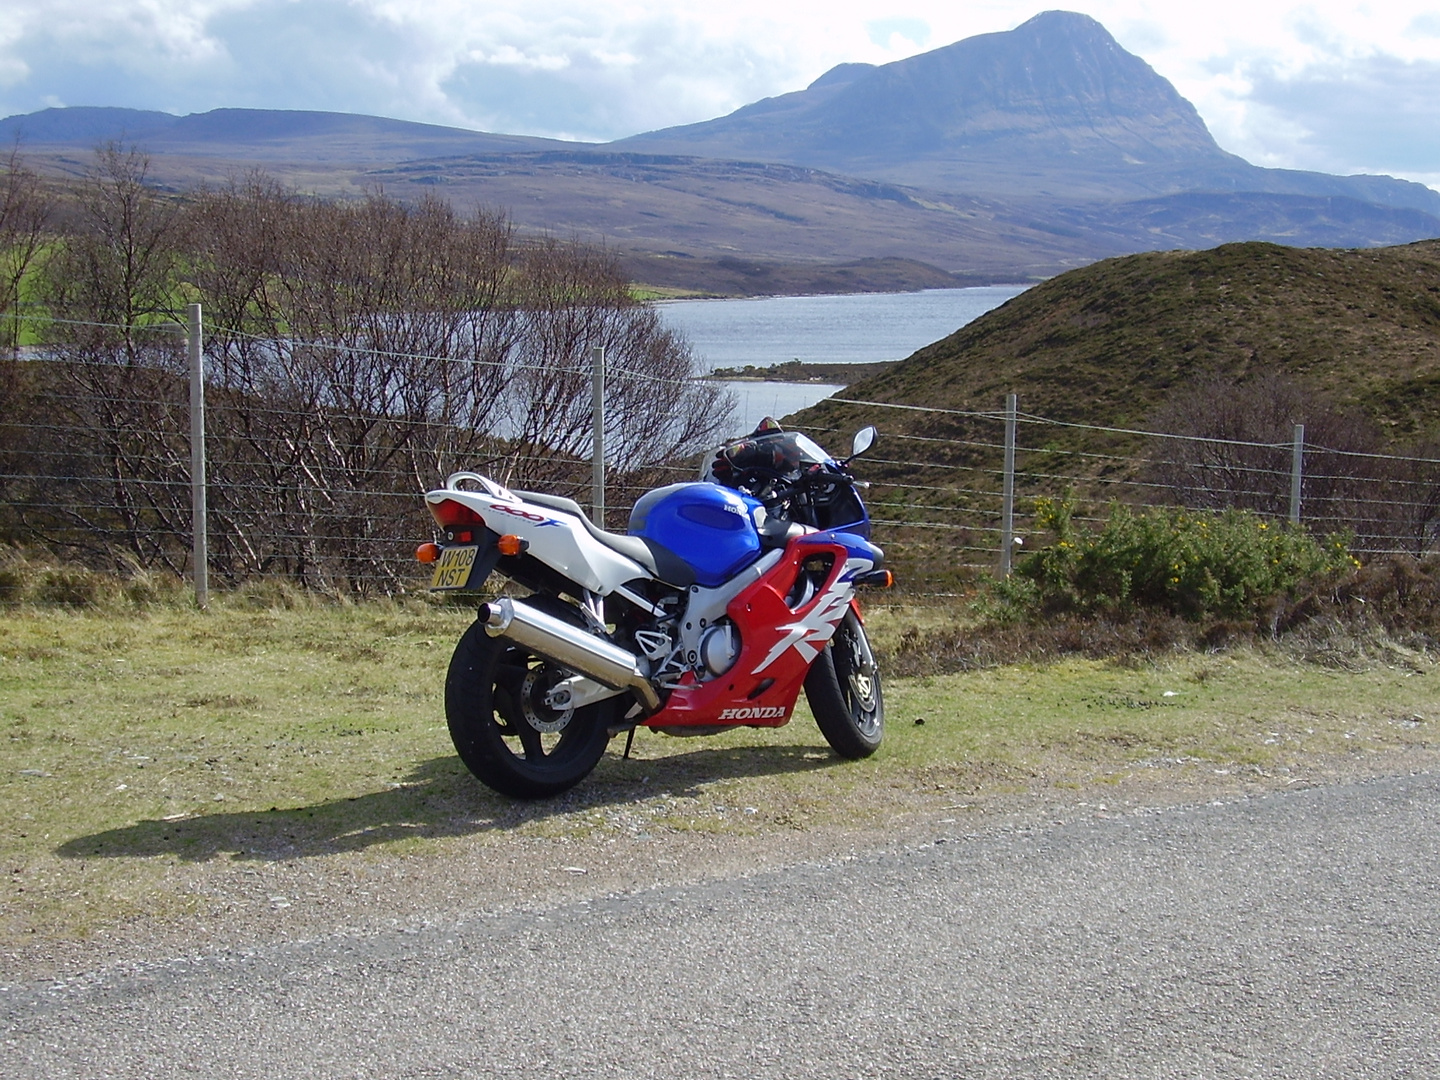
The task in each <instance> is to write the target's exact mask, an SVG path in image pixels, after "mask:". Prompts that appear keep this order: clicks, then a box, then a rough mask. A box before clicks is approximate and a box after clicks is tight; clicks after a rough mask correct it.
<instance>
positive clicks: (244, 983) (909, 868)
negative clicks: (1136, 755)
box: [0, 773, 1440, 1080]
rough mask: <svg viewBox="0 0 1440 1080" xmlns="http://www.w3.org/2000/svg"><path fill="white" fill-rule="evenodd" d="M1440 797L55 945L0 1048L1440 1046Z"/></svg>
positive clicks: (255, 1068)
mask: <svg viewBox="0 0 1440 1080" xmlns="http://www.w3.org/2000/svg"><path fill="white" fill-rule="evenodd" d="M1437 826H1440V777H1437V776H1435V775H1433V774H1430V773H1420V774H1415V775H1406V776H1399V777H1389V778H1381V779H1375V780H1368V781H1360V782H1345V783H1337V784H1333V785H1329V786H1324V787H1316V788H1310V789H1307V790H1293V789H1292V790H1290V791H1285V792H1274V793H1268V794H1256V795H1251V796H1242V797H1230V798H1227V799H1223V800H1216V801H1215V802H1213V803H1206V804H1198V805H1189V806H1170V807H1131V808H1120V807H1114V808H1110V809H1107V808H1105V807H1102V806H1098V805H1095V804H1092V805H1090V806H1087V807H1081V808H1076V809H1075V810H1073V811H1071V812H1069V813H1066V814H1064V815H1062V816H1047V817H1044V818H1036V817H1034V816H1032V817H1030V818H1029V819H1023V820H1022V819H1015V820H1011V821H1008V822H1004V823H1001V824H998V825H990V826H986V827H985V828H983V829H978V828H976V827H975V826H973V825H970V824H961V823H952V824H938V825H931V826H929V827H927V829H926V830H924V831H922V832H914V831H912V832H911V833H909V834H907V837H906V839H905V840H904V842H903V843H898V842H896V841H894V840H893V838H892V840H891V844H892V846H890V847H889V848H886V849H880V850H870V851H860V852H857V853H854V854H851V855H846V856H834V857H826V858H821V859H816V860H812V861H808V862H805V863H801V864H798V865H791V866H784V867H779V868H770V869H761V870H757V871H754V872H750V873H746V872H745V867H744V865H743V863H741V862H738V861H737V862H733V863H727V864H725V865H723V866H721V867H719V868H718V870H717V872H716V874H715V875H713V876H711V877H710V879H709V880H703V881H697V882H694V883H691V884H683V885H667V886H660V887H654V888H642V889H622V890H620V891H616V892H611V893H592V894H590V895H581V894H576V897H575V898H570V899H566V898H563V897H559V898H553V899H551V900H543V901H540V902H536V903H534V904H533V905H532V906H531V907H530V908H529V909H528V910H519V909H512V910H507V911H502V912H496V913H493V914H484V913H480V912H474V911H473V910H472V912H471V913H469V914H461V915H455V914H453V913H450V914H443V915H440V916H436V917H432V918H425V917H424V916H423V913H422V914H421V915H420V916H419V917H415V918H410V919H407V920H406V921H404V922H403V923H402V924H401V925H399V926H397V927H395V928H392V929H377V928H374V927H372V928H370V929H368V930H366V931H364V932H350V933H334V932H330V933H323V934H316V935H314V936H311V937H308V938H305V939H292V940H286V941H275V940H271V941H269V942H256V943H255V944H253V945H250V946H244V947H230V948H216V949H210V950H200V951H190V952H188V953H185V954H181V953H178V952H177V953H172V954H169V955H166V956H164V957H163V958H159V957H157V958H156V959H154V960H152V961H136V960H134V959H133V958H132V959H129V960H125V961H124V962H111V963H107V964H105V965H103V966H101V965H99V964H97V965H96V966H95V967H93V968H91V969H84V968H76V967H73V966H72V967H71V968H70V969H69V970H67V971H65V972H64V973H62V974H61V975H57V976H55V977H51V978H46V979H43V980H36V979H33V978H30V979H21V980H12V981H10V982H9V984H8V985H5V986H4V987H3V988H0V1035H3V1038H0V1075H4V1076H5V1077H7V1078H14V1080H20V1078H28V1077H45V1078H47V1080H49V1078H56V1077H71V1076H74V1077H156V1078H159V1077H172V1076H173V1077H186V1078H203V1077H252V1076H253V1077H267V1078H275V1077H286V1078H290V1077H297V1078H298V1077H422V1076H457V1075H464V1076H467V1077H492V1076H493V1077H522V1076H523V1077H543V1076H547V1075H549V1076H561V1077H566V1076H605V1077H612V1076H613V1077H622V1076H623V1077H632V1076H635V1077H651V1076H654V1077H685V1078H691V1077H724V1076H736V1077H786V1078H790V1077H817V1078H818V1077H824V1078H826V1080H834V1078H838V1077H862V1076H863V1077H875V1076H886V1075H894V1076H903V1077H907V1078H909V1077H946V1078H950V1077H956V1076H960V1075H985V1076H1017V1077H1028V1076H1035V1077H1050V1076H1065V1077H1069V1076H1076V1077H1079V1076H1087V1077H1088V1076H1106V1077H1199V1076H1204V1077H1248V1076H1257V1077H1258V1076H1265V1077H1277V1076H1279V1077H1307V1078H1308V1077H1400V1076H1407V1077H1408V1076H1434V1075H1440V951H1437V949H1436V947H1435V941H1436V932H1437V929H1440V926H1437V923H1440V888H1437V887H1440V845H1437V844H1436V837H1437ZM877 842H883V841H877ZM718 850H719V849H717V851H718ZM726 851H729V849H726ZM733 855H734V852H730V854H729V855H727V856H726V857H727V858H729V857H733ZM574 869H575V870H579V869H583V868H579V867H576V868H574ZM577 876H579V875H577ZM597 880H599V879H597ZM437 910H442V911H445V912H449V911H450V910H451V909H450V908H449V907H446V906H445V905H440V907H439V908H437Z"/></svg>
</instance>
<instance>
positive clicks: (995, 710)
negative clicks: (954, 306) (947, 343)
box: [0, 600, 1440, 951]
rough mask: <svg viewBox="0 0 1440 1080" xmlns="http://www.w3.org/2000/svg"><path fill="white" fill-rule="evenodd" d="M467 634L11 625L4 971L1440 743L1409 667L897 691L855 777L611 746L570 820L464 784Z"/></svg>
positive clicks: (786, 748) (1, 762)
mask: <svg viewBox="0 0 1440 1080" xmlns="http://www.w3.org/2000/svg"><path fill="white" fill-rule="evenodd" d="M252 603H253V601H252ZM469 617H470V616H469V613H468V612H466V611H464V610H463V609H456V608H445V607H436V606H433V605H430V604H427V603H420V602H415V603H413V604H411V605H408V606H407V605H400V604H396V605H380V604H375V605H367V606H340V605H319V604H301V605H298V606H295V607H293V608H289V609H286V608H275V609H265V608H255V607H251V606H246V604H244V603H243V602H241V601H239V600H237V601H232V602H228V603H225V604H222V605H221V606H219V607H217V608H214V609H212V610H211V611H210V612H195V611H186V610H183V609H181V608H178V607H173V606H159V607H153V608H149V609H142V610H138V611H137V610H124V609H116V610H111V611H108V612H94V611H90V612H77V611H71V610H64V609H58V608H38V607H27V608H16V609H11V610H9V611H8V612H6V613H5V614H4V615H3V616H0V860H3V862H0V868H3V871H4V873H5V875H6V880H7V885H6V889H5V892H4V901H3V909H0V912H3V913H0V951H3V950H4V949H5V948H7V947H8V948H13V947H16V946H17V943H24V942H25V941H27V940H28V941H35V940H49V941H69V940H75V939H80V938H85V937H86V936H88V935H93V934H96V933H105V932H108V931H110V930H112V929H114V928H115V927H117V926H120V925H122V924H124V923H125V922H126V921H127V920H129V919H131V918H133V917H136V916H140V915H144V916H145V917H147V918H152V919H156V918H158V919H160V920H162V921H164V920H168V921H171V922H173V921H176V920H184V919H187V918H192V917H196V914H197V913H198V912H201V911H202V910H206V904H207V902H208V901H207V899H206V897H207V890H212V889H213V887H214V882H215V880H216V875H220V876H222V877H223V876H224V875H233V874H240V873H246V872H249V873H253V872H254V870H253V868H255V867H265V866H276V865H280V864H285V865H287V866H294V865H339V864H342V863H343V864H344V865H345V866H349V867H352V868H353V867H355V866H361V867H363V866H364V865H366V863H367V861H374V860H377V859H381V860H397V859H398V860H401V861H402V862H404V863H406V864H408V865H416V866H418V865H421V864H424V863H433V862H435V861H436V860H453V859H455V858H457V857H459V856H461V855H462V854H464V853H467V852H469V853H473V852H474V851H476V850H477V849H483V850H486V851H491V852H492V853H493V857H495V858H499V857H500V853H501V852H503V851H507V850H512V849H515V847H516V845H520V846H522V847H526V850H529V847H527V845H537V844H538V845H541V846H542V848H544V846H545V845H561V846H562V847H565V846H566V845H574V844H581V845H583V844H592V845H593V844H603V843H607V842H611V841H613V840H615V839H617V838H620V839H624V838H635V837H657V836H664V837H672V838H673V837H675V836H677V835H682V836H683V835H688V836H693V837H695V838H696V840H697V842H698V841H699V840H702V839H703V838H705V837H713V836H725V837H730V838H742V839H743V838H746V837H758V838H763V837H767V836H770V837H773V836H776V835H786V834H789V833H791V832H792V831H793V830H815V829H825V828H842V829H844V828H856V827H859V828H870V827H876V826H883V825H886V824H892V823H896V822H898V821H903V820H915V818H916V815H920V816H921V818H922V819H924V818H925V815H934V814H938V813H949V814H951V815H952V816H953V815H954V814H955V813H961V812H965V811H967V810H971V809H975V808H983V807H984V806H985V805H986V803H987V802H988V801H989V800H992V799H995V798H1000V797H1005V796H1010V795H1016V794H1027V793H1041V794H1048V795H1057V794H1058V795H1059V796H1061V797H1075V798H1078V797H1080V796H1081V795H1083V794H1084V793H1087V792H1100V793H1101V795H1102V796H1105V793H1107V792H1108V793H1110V795H1109V796H1108V797H1119V795H1120V794H1121V793H1123V795H1124V797H1125V798H1135V799H1144V798H1150V797H1156V798H1169V797H1172V796H1173V793H1174V792H1175V791H1176V790H1191V789H1193V790H1202V789H1204V790H1209V789H1211V788H1213V787H1214V786H1215V785H1216V784H1221V785H1230V784H1234V783H1241V782H1247V783H1248V782H1252V781H1253V782H1273V783H1284V782H1285V781H1286V780H1287V779H1289V780H1294V779H1296V778H1313V777H1314V776H1316V775H1317V770H1323V769H1326V768H1330V767H1334V766H1337V765H1345V764H1347V763H1348V765H1350V766H1354V767H1359V768H1365V767H1370V766H1368V765H1367V763H1370V764H1371V765H1374V763H1377V762H1383V761H1384V760H1387V758H1386V755H1390V754H1394V753H1397V752H1399V753H1412V754H1413V753H1414V752H1416V751H1420V752H1425V751H1428V750H1429V748H1430V746H1431V730H1432V729H1433V727H1434V725H1435V724H1437V723H1440V695H1437V692H1436V690H1435V688H1434V682H1435V679H1436V674H1435V672H1434V670H1433V668H1432V666H1431V665H1430V664H1429V662H1428V661H1426V660H1425V659H1424V658H1423V657H1419V656H1415V655H1412V657H1411V659H1410V660H1409V661H1406V662H1397V663H1396V664H1395V665H1393V666H1385V665H1381V664H1375V665H1371V666H1369V667H1366V668H1364V669H1363V670H1358V671H1348V672H1346V671H1340V670H1336V669H1333V668H1326V667H1321V666H1317V665H1314V664H1306V663H1302V662H1299V661H1297V660H1294V659H1291V658H1290V657H1289V656H1288V655H1286V654H1284V653H1281V652H1278V651H1277V652H1264V651H1257V650H1253V649H1251V650H1247V651H1241V652H1236V653H1233V654H1222V655H1203V654H1193V653H1192V654H1178V655H1175V656H1173V657H1171V658H1169V659H1166V660H1164V661H1162V662H1157V663H1149V664H1129V665H1120V664H1114V663H1106V662H1099V661H1091V660H1070V661H1064V662H1058V663H1054V664H1049V665H1043V666H1039V665H1015V666H1007V667H996V668H990V669H985V670H978V671H971V672H967V673H961V674H953V675H944V676H934V677H920V678H911V679H904V680H894V681H892V682H890V683H889V684H888V686H887V706H888V708H887V714H888V723H889V729H888V733H887V739H886V743H885V746H884V747H883V748H882V750H881V752H880V753H879V754H877V755H876V756H875V757H874V758H872V759H869V760H867V761H863V762H857V763H844V762H841V761H839V760H838V759H836V758H835V757H834V756H833V755H831V754H830V753H829V751H828V749H827V748H826V747H825V745H824V743H823V741H822V740H821V738H820V736H819V734H818V732H817V731H816V729H815V726H814V724H813V722H812V721H811V720H810V718H809V717H808V715H798V716H797V717H796V719H795V721H794V722H793V723H792V724H790V725H789V726H787V727H785V728H781V729H778V730H768V731H749V730H742V731H739V732H736V733H732V734H727V735H723V736H719V737H715V738H710V739H694V740H681V739H669V738H666V737H664V736H660V735H655V734H651V733H648V732H642V733H641V734H640V735H639V736H638V737H637V739H636V746H635V755H634V757H633V758H632V759H631V760H629V761H626V760H622V758H621V757H620V750H621V748H622V745H623V743H622V742H621V741H620V740H617V741H616V742H615V743H614V744H613V745H612V749H611V752H610V753H609V754H607V756H606V758H605V759H604V761H602V763H601V765H600V766H599V767H598V768H597V770H596V772H595V774H594V775H593V776H592V777H591V778H590V779H589V780H587V781H586V782H585V783H584V784H583V785H581V787H579V788H578V789H576V790H575V791H574V792H572V793H570V794H569V795H567V796H565V797H562V798H561V799H559V800H555V801H552V802H548V803H542V804H517V803H512V802H510V801H508V800H505V799H502V798H500V797H498V796H495V795H493V794H492V793H490V792H489V791H488V790H487V789H485V788H483V787H481V786H480V785H479V784H478V783H477V782H476V781H474V780H473V779H472V778H471V777H470V776H469V774H468V773H466V772H465V770H464V768H463V767H462V766H461V765H460V764H459V762H458V761H457V759H456V758H455V757H454V754H453V751H452V748H451V746H450V743H449V740H448V736H447V735H446V732H445V728H444V720H443V709H442V703H441V690H442V685H443V679H444V670H445V665H446V663H447V661H448V657H449V652H450V648H451V646H452V643H453V641H454V640H455V639H456V638H457V637H458V636H459V634H460V632H461V631H462V629H463V627H464V625H465V623H466V621H468V619H469ZM943 618H944V616H943V614H937V612H936V611H935V610H934V609H927V610H925V611H921V610H918V609H916V610H906V609H898V608H897V609H894V610H888V611H887V610H881V609H877V610H876V612H875V613H874V615H873V617H872V625H873V628H874V630H875V636H876V639H877V642H878V643H879V644H880V645H881V646H882V647H885V646H888V645H891V644H893V643H894V642H895V641H897V640H898V639H899V637H900V635H901V633H902V631H903V630H904V629H906V628H908V627H910V626H913V625H917V624H920V625H925V624H929V623H937V622H940V621H943ZM1374 767H1379V766H1378V765H1374ZM566 849H567V850H569V849H568V848H566ZM247 868H250V869H247ZM37 935H38V937H37Z"/></svg>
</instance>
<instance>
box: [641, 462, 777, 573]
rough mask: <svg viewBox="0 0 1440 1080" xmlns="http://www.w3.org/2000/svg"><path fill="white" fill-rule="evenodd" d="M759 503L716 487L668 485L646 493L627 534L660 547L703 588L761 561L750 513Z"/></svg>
mask: <svg viewBox="0 0 1440 1080" xmlns="http://www.w3.org/2000/svg"><path fill="white" fill-rule="evenodd" d="M759 505H760V503H759V502H758V501H757V500H755V499H752V498H750V497H749V496H748V495H742V494H740V492H738V491H732V490H731V489H730V488H724V487H720V486H718V485H716V484H704V483H690V484H671V485H670V486H669V487H662V488H656V489H655V490H654V491H647V492H646V493H645V494H644V495H642V496H641V497H640V501H639V502H637V503H636V504H635V508H634V509H633V510H631V511H630V535H631V536H643V537H645V538H646V539H647V540H653V541H654V542H655V543H657V544H661V545H663V546H665V547H667V548H669V549H670V550H671V551H673V552H674V553H675V554H676V555H679V556H680V558H682V559H684V560H685V561H686V562H687V563H689V564H690V566H692V567H693V568H694V570H695V580H696V581H697V582H699V583H700V584H701V585H704V586H706V587H707V588H713V587H714V586H716V585H721V584H723V583H724V582H725V581H727V580H728V579H729V578H731V577H733V576H734V575H735V574H736V573H738V572H739V571H740V570H742V569H744V568H745V567H746V566H749V565H750V564H751V563H752V562H754V561H755V560H756V559H758V558H759V557H760V534H759V533H757V532H756V531H755V522H754V520H753V519H752V518H751V516H750V513H751V511H752V510H753V509H754V508H755V507H757V506H759Z"/></svg>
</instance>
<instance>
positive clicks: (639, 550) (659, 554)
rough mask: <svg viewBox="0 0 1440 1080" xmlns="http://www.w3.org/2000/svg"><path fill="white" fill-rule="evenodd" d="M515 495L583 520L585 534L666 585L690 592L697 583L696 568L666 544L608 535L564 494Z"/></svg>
mask: <svg viewBox="0 0 1440 1080" xmlns="http://www.w3.org/2000/svg"><path fill="white" fill-rule="evenodd" d="M515 494H516V495H518V496H520V498H522V499H524V500H526V501H527V502H533V503H538V504H539V505H540V506H546V507H549V508H550V509H551V510H559V511H561V512H562V513H565V514H573V515H574V516H575V517H577V518H579V519H580V524H582V525H584V526H585V531H586V532H588V533H589V534H590V535H591V536H592V537H594V538H595V539H596V540H598V541H599V542H600V543H602V544H604V545H605V546H606V547H607V548H609V549H610V550H611V551H613V552H615V553H616V554H619V555H624V556H625V557H626V558H627V559H630V560H632V561H633V562H637V563H639V564H640V565H641V566H643V567H644V568H645V569H646V570H648V571H650V573H652V574H654V575H655V576H656V577H657V578H659V579H660V580H661V581H663V582H665V583H666V584H667V585H674V586H675V587H676V588H680V589H688V588H689V587H690V586H691V585H694V584H695V569H694V567H692V566H691V565H690V564H689V563H687V562H686V561H685V560H684V559H682V558H681V557H680V556H679V555H677V554H675V552H673V551H671V550H670V549H669V548H667V547H666V546H665V545H664V544H657V543H656V542H655V541H654V540H651V539H649V538H647V537H643V536H625V535H624V534H622V533H612V532H607V531H605V530H604V529H602V528H600V527H599V526H598V525H596V524H595V523H594V522H593V521H591V520H590V518H589V517H588V516H586V514H585V511H584V510H582V509H581V508H580V504H579V503H577V502H576V501H575V500H574V499H567V498H565V497H564V496H563V495H546V494H545V493H544V492H540V491H520V490H518V489H517V490H516V491H515Z"/></svg>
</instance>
